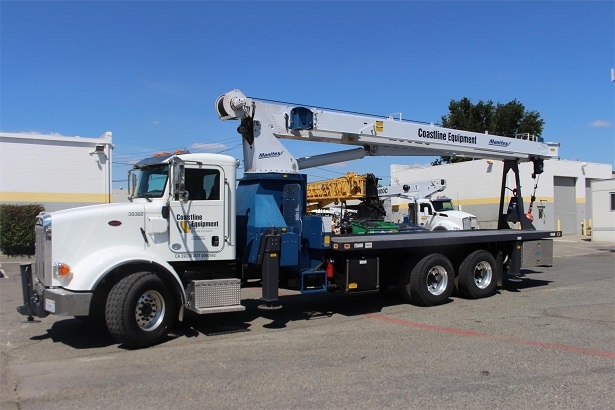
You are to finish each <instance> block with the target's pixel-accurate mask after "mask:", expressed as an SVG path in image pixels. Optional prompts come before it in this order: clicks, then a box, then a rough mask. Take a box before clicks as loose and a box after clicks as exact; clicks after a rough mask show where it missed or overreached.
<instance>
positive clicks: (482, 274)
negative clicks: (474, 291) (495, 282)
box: [474, 261, 493, 289]
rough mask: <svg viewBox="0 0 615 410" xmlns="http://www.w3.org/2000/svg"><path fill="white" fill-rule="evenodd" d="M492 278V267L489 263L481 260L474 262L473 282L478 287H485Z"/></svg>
mask: <svg viewBox="0 0 615 410" xmlns="http://www.w3.org/2000/svg"><path fill="white" fill-rule="evenodd" d="M492 278H493V269H492V268H491V264H489V263H487V262H485V261H482V262H479V263H477V264H476V267H475V268H474V283H475V284H476V287H477V288H479V289H485V288H487V287H488V286H489V284H490V283H491V279H492Z"/></svg>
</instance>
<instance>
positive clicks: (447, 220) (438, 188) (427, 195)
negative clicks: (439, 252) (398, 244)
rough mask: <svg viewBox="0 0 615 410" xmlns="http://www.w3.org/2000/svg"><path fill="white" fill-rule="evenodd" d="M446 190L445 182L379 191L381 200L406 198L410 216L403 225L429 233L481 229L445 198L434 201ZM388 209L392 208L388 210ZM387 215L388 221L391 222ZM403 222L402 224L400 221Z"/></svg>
mask: <svg viewBox="0 0 615 410" xmlns="http://www.w3.org/2000/svg"><path fill="white" fill-rule="evenodd" d="M445 189H446V180H444V179H432V180H428V181H418V182H411V183H407V184H402V185H390V186H382V187H378V196H379V197H380V198H390V199H392V198H403V199H404V200H407V201H408V202H407V206H408V212H407V215H406V216H405V217H404V218H403V222H407V223H411V224H417V225H419V226H421V227H423V228H425V229H427V230H429V231H457V230H461V229H478V223H477V222H476V216H475V215H472V214H469V213H467V212H463V211H460V210H456V209H455V206H454V205H453V201H452V200H451V199H450V198H446V197H434V195H435V194H437V193H439V192H442V191H444V190H445ZM386 208H388V209H389V211H390V208H391V206H390V205H389V206H386ZM391 214H392V212H387V215H389V220H392V219H394V218H392V217H391V216H390V215H391ZM397 222H402V221H397Z"/></svg>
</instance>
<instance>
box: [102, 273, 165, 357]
mask: <svg viewBox="0 0 615 410" xmlns="http://www.w3.org/2000/svg"><path fill="white" fill-rule="evenodd" d="M105 319H106V322H107V328H108V329H109V333H111V336H113V338H114V339H115V340H116V341H118V342H119V343H121V344H123V345H125V346H128V347H145V346H149V345H152V344H154V343H156V342H158V341H160V340H161V339H162V338H163V337H164V336H165V335H166V334H167V332H168V330H169V329H170V328H171V326H172V325H173V323H174V321H175V301H174V299H173V297H172V295H171V293H170V292H169V290H168V289H167V287H166V286H165V284H164V282H163V281H162V279H160V278H159V277H158V276H156V275H154V274H153V273H151V272H139V273H134V274H132V275H130V276H127V277H125V278H124V279H122V280H120V281H119V282H118V283H117V284H116V285H115V286H114V287H113V288H112V289H111V292H110V293H109V297H108V298H107V304H106V308H105Z"/></svg>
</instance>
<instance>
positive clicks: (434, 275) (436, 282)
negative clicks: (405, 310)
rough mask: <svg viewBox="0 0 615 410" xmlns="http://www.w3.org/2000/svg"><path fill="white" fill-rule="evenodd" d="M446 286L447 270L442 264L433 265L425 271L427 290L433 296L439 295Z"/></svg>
mask: <svg viewBox="0 0 615 410" xmlns="http://www.w3.org/2000/svg"><path fill="white" fill-rule="evenodd" d="M447 286H448V272H447V271H446V269H444V268H443V267H442V266H439V265H438V266H434V267H433V268H431V269H430V270H429V272H428V273H427V290H428V291H429V293H431V294H432V295H434V296H439V295H441V294H442V293H444V291H445V290H446V288H447Z"/></svg>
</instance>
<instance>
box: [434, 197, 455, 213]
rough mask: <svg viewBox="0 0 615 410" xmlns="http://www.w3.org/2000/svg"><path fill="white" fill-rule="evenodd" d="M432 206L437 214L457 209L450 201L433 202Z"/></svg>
mask: <svg viewBox="0 0 615 410" xmlns="http://www.w3.org/2000/svg"><path fill="white" fill-rule="evenodd" d="M432 204H433V209H434V210H435V211H436V212H442V211H454V210H455V207H453V201H452V200H450V199H448V200H446V201H432Z"/></svg>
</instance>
